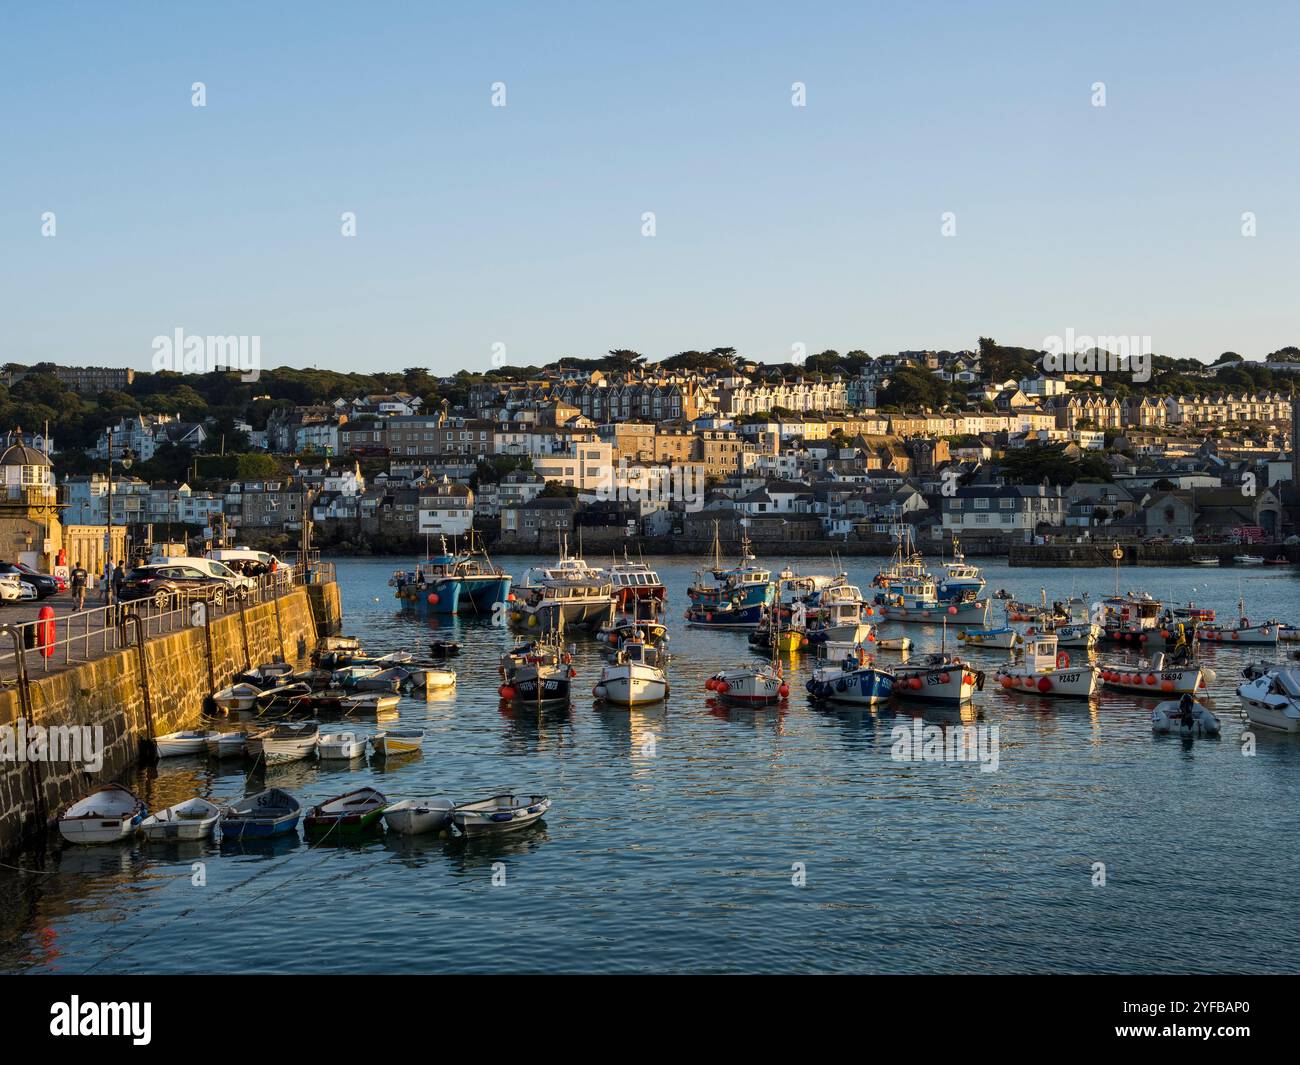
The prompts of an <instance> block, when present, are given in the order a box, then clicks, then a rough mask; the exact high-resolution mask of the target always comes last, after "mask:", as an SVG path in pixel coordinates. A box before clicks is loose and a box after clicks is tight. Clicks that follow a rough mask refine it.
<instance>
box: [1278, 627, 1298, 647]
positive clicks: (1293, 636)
mask: <svg viewBox="0 0 1300 1065" xmlns="http://www.w3.org/2000/svg"><path fill="white" fill-rule="evenodd" d="M1277 638H1278V639H1279V640H1281V641H1282V642H1283V643H1300V626H1297V625H1279V626H1278V627H1277Z"/></svg>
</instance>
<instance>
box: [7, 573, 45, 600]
mask: <svg viewBox="0 0 1300 1065" xmlns="http://www.w3.org/2000/svg"><path fill="white" fill-rule="evenodd" d="M35 598H36V589H35V588H33V587H32V586H31V585H30V584H26V583H24V581H23V579H22V577H21V576H20V575H19V574H17V573H3V574H0V603H20V602H22V601H23V600H24V599H35Z"/></svg>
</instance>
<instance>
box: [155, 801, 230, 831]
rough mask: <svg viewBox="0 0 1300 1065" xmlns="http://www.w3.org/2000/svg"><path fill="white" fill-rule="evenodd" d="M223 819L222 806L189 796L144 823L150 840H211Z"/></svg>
mask: <svg viewBox="0 0 1300 1065" xmlns="http://www.w3.org/2000/svg"><path fill="white" fill-rule="evenodd" d="M220 818H221V807H220V806H218V805H217V804H216V803H211V802H208V800H207V799H198V798H195V799H186V800H185V801H184V802H181V803H177V804H176V805H175V806H169V807H167V809H165V810H162V811H160V812H159V813H156V814H153V815H152V816H151V817H146V818H145V819H144V821H143V822H142V823H141V825H140V829H141V831H143V832H144V838H145V839H149V840H169V839H173V840H195V839H207V838H208V837H209V836H211V835H212V831H213V829H215V828H216V827H217V821H218V820H220Z"/></svg>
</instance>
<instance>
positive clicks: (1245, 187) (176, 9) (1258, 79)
mask: <svg viewBox="0 0 1300 1065" xmlns="http://www.w3.org/2000/svg"><path fill="white" fill-rule="evenodd" d="M23 8H25V9H26V10H25V12H24V10H23ZM2 18H3V27H2V32H0V99H2V106H0V146H3V159H4V162H3V166H2V167H0V292H3V294H4V296H3V299H2V300H0V361H20V362H31V361H36V360H39V359H52V360H56V361H60V362H69V363H81V364H85V363H96V364H100V363H102V364H112V365H131V366H135V367H137V368H138V369H142V370H143V369H148V368H149V366H150V362H151V358H152V348H151V341H152V338H153V337H155V336H158V335H160V334H171V333H172V331H173V330H175V329H177V328H182V329H184V330H185V331H186V332H187V333H191V334H199V335H205V334H219V335H231V334H236V335H238V334H242V335H250V336H251V335H257V336H260V337H261V345H262V354H263V358H264V360H265V362H266V364H267V365H282V364H289V365H297V366H310V365H315V366H321V367H330V368H334V369H345V370H346V369H381V368H384V369H400V368H403V367H406V366H426V367H430V368H432V369H433V370H435V371H437V372H450V371H453V370H455V369H459V368H461V367H465V368H469V369H486V368H487V366H488V365H490V359H491V355H492V345H493V344H494V343H502V344H505V345H506V355H507V360H508V361H509V362H511V363H529V362H533V363H537V362H542V361H548V360H551V359H553V358H556V357H558V356H561V355H595V354H599V353H601V352H603V351H605V350H606V349H609V348H613V347H632V348H635V349H636V350H638V351H641V352H643V353H645V354H647V355H649V356H651V357H652V358H659V357H662V356H664V355H667V354H671V353H673V352H675V351H679V350H683V349H687V348H699V347H704V348H707V347H712V346H717V345H730V346H734V347H736V348H738V349H740V350H741V351H742V352H744V353H745V354H747V355H749V356H751V357H755V358H759V359H765V360H784V359H788V358H789V357H790V353H791V350H792V345H794V344H803V345H806V348H807V350H808V351H809V352H815V351H820V350H822V349H824V348H828V347H829V348H836V349H838V350H840V351H847V350H850V349H852V348H863V349H865V350H867V351H869V352H871V353H873V354H879V353H882V352H890V351H896V350H899V349H905V348H921V347H942V348H959V347H973V346H974V344H975V342H976V340H977V338H978V337H979V336H980V335H988V336H993V337H996V338H997V339H999V340H1001V341H1003V342H1004V343H1016V344H1027V345H1032V346H1040V345H1041V344H1042V342H1043V339H1044V337H1046V336H1048V335H1052V334H1063V333H1064V332H1065V330H1066V329H1067V328H1073V329H1074V330H1075V332H1076V333H1080V334H1090V335H1117V334H1123V335H1139V336H1150V337H1151V339H1152V345H1153V348H1154V350H1155V351H1156V352H1158V353H1167V354H1180V355H1194V356H1197V357H1201V358H1207V357H1208V358H1212V357H1214V356H1215V355H1217V354H1218V353H1219V352H1221V351H1224V350H1227V349H1232V350H1236V351H1239V352H1241V353H1242V354H1244V355H1247V356H1248V357H1260V356H1262V355H1264V354H1266V353H1267V352H1269V351H1272V350H1274V349H1276V348H1278V347H1281V346H1282V345H1284V344H1293V343H1300V326H1298V325H1297V321H1296V315H1295V314H1294V312H1293V309H1294V307H1295V306H1296V304H1297V299H1296V296H1297V292H1296V288H1297V284H1298V282H1300V271H1297V269H1296V267H1295V260H1296V250H1297V247H1298V241H1297V238H1300V218H1298V213H1300V206H1298V205H1297V198H1296V191H1297V187H1298V186H1300V182H1298V180H1297V178H1298V175H1300V165H1298V164H1300V148H1298V146H1297V144H1298V141H1297V135H1296V120H1295V116H1296V113H1297V104H1298V103H1300V100H1298V99H1297V97H1298V96H1300V79H1297V77H1296V76H1295V73H1294V42H1295V39H1296V31H1297V29H1298V28H1300V25H1298V23H1300V15H1297V9H1296V8H1295V7H1294V6H1293V5H1292V6H1290V7H1288V5H1286V4H1246V5H1228V6H1224V5H1211V4H1201V3H1186V4H1155V3H1153V4H1141V5H1136V4H1123V3H1120V4H1107V3H1089V4H1072V5H1059V4H1051V5H1043V4H1029V3H1025V4H1009V3H989V4H976V3H935V4H902V3H899V4H888V5H886V4H848V3H842V4H766V3H759V4H739V3H736V4H716V5H707V10H706V9H704V5H696V4H676V3H655V4H646V5H633V4H618V5H612V4H586V3H570V4H549V5H543V4H539V3H533V4H511V3H493V4H433V3H429V4H418V3H400V4H399V3H390V4H385V3H365V4H361V3H357V4H327V3H321V4H310V5H309V4H283V5H280V4H277V5H270V4H220V5H215V4H214V5H191V4H184V5H165V4H153V3H149V4H145V3H113V4H101V3H94V4H90V3H87V4H49V5H36V4H34V3H27V4H25V5H23V7H22V8H20V7H19V6H18V5H6V8H5V11H4V14H3V16H2ZM195 81H202V82H204V83H205V85H206V87H207V106H206V107H204V108H195V107H192V106H191V103H190V95H191V93H190V86H191V84H192V83H193V82H195ZM796 81H801V82H803V83H805V85H806V86H807V106H806V107H802V108H796V107H792V106H791V102H790V100H791V85H792V83H794V82H796ZM1098 81H1100V82H1104V83H1105V87H1106V106H1105V107H1104V108H1099V107H1094V106H1092V103H1091V97H1092V88H1091V87H1092V85H1093V83H1094V82H1098ZM494 82H504V83H505V85H506V93H507V106H506V107H504V108H494V107H492V106H491V86H492V84H493V83H494ZM46 211H52V212H54V213H55V217H56V224H57V235H56V236H54V237H52V238H51V237H44V236H42V235H41V216H42V213H43V212H46ZM345 211H351V212H355V214H356V217H357V230H358V232H357V236H356V237H354V238H345V237H343V236H341V235H340V225H341V222H340V215H341V214H342V213H343V212H345ZM646 211H652V212H654V213H655V217H656V235H655V236H653V237H643V236H642V235H641V216H642V213H643V212H646ZM1246 211H1250V212H1254V214H1255V216H1256V219H1257V235H1256V236H1254V237H1252V238H1247V237H1243V236H1242V235H1241V225H1242V223H1241V216H1242V213H1243V212H1246ZM944 212H953V213H955V215H956V230H957V231H956V235H955V236H952V237H944V236H942V235H941V232H940V229H941V223H942V217H943V214H944Z"/></svg>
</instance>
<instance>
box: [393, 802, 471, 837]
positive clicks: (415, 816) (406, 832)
mask: <svg viewBox="0 0 1300 1065" xmlns="http://www.w3.org/2000/svg"><path fill="white" fill-rule="evenodd" d="M454 809H455V803H453V802H452V801H451V800H450V799H427V800H422V801H416V800H408V801H406V802H401V803H398V804H397V805H395V806H390V807H389V808H388V809H387V810H385V811H384V823H385V824H386V825H388V829H389V831H390V832H396V833H398V834H399V835H403V836H421V835H424V834H426V833H428V832H441V831H442V830H443V829H445V828H450V827H451V812H452V810H454Z"/></svg>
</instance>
